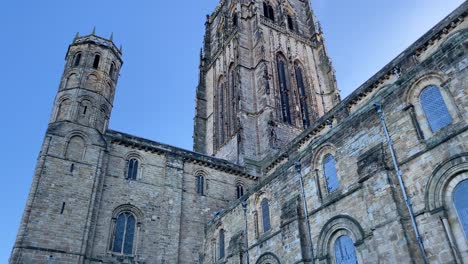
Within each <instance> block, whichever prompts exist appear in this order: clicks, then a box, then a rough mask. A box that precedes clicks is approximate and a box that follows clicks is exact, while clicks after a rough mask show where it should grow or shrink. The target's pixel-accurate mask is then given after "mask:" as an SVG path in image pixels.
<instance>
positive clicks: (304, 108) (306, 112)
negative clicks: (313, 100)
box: [296, 66, 310, 128]
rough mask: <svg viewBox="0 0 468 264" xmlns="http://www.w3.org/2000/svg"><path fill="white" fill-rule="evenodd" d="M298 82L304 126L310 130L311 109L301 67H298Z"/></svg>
mask: <svg viewBox="0 0 468 264" xmlns="http://www.w3.org/2000/svg"><path fill="white" fill-rule="evenodd" d="M296 81H297V86H298V88H299V89H298V90H299V95H300V97H299V103H300V105H301V116H302V124H303V126H304V128H308V127H309V126H310V118H309V108H308V106H307V95H306V89H305V85H304V76H303V74H302V69H301V68H300V67H299V66H296Z"/></svg>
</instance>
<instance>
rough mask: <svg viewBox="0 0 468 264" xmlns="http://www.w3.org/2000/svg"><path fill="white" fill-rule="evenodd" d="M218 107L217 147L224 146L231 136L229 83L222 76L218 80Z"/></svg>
mask: <svg viewBox="0 0 468 264" xmlns="http://www.w3.org/2000/svg"><path fill="white" fill-rule="evenodd" d="M217 101H218V106H217V116H218V118H217V120H218V124H217V127H218V131H219V133H218V143H219V144H218V146H220V147H221V146H222V145H224V143H226V141H227V140H228V139H229V138H230V136H231V107H230V103H231V102H232V100H231V98H230V90H229V82H228V81H227V80H226V79H225V78H224V76H222V77H220V78H219V81H218V99H217Z"/></svg>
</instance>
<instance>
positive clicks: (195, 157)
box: [106, 130, 257, 180]
mask: <svg viewBox="0 0 468 264" xmlns="http://www.w3.org/2000/svg"><path fill="white" fill-rule="evenodd" d="M106 138H108V139H109V141H110V142H112V143H113V144H120V145H125V146H131V147H134V148H138V149H141V150H144V151H148V152H153V153H159V154H168V155H175V156H179V157H181V158H182V159H184V160H185V161H188V162H192V163H194V164H199V165H202V166H206V167H208V168H213V169H216V170H219V171H223V172H226V173H230V174H234V175H237V176H242V177H245V178H248V179H251V180H255V179H257V177H256V176H253V175H250V174H248V173H247V172H246V170H245V168H244V167H241V166H239V165H236V164H234V163H231V162H229V161H226V160H222V159H217V158H214V157H210V156H206V155H203V154H200V153H196V152H193V151H188V150H185V149H181V148H177V147H173V146H170V145H166V144H162V143H159V142H156V141H152V140H148V139H144V138H140V137H136V136H133V135H129V134H125V133H122V132H118V131H114V130H107V132H106Z"/></svg>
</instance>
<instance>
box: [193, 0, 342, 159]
mask: <svg viewBox="0 0 468 264" xmlns="http://www.w3.org/2000/svg"><path fill="white" fill-rule="evenodd" d="M205 25H206V33H205V39H204V48H203V51H202V53H201V58H200V82H199V85H198V87H197V106H196V116H195V130H194V150H195V151H197V152H201V153H204V154H207V155H213V156H216V157H219V158H223V159H227V160H229V161H232V162H235V163H238V164H241V165H248V164H251V163H255V162H258V161H261V160H263V159H265V158H267V157H268V156H271V155H273V154H274V153H275V152H276V151H277V150H278V149H279V148H281V147H282V146H284V145H285V144H287V143H289V142H290V141H291V140H292V139H294V138H295V137H296V136H298V135H299V134H300V133H301V132H302V131H303V130H304V129H306V128H308V127H310V126H311V125H312V124H313V123H314V122H315V120H317V118H319V117H320V116H322V115H323V114H324V113H326V112H327V111H329V110H330V109H331V108H333V106H335V105H336V104H337V103H338V102H339V101H340V96H339V90H338V89H337V85H336V79H335V75H334V70H333V67H332V65H331V61H330V60H329V57H328V55H327V53H326V50H325V45H324V41H323V37H322V32H321V30H320V27H319V26H318V23H317V22H316V19H315V17H314V14H313V12H312V9H311V7H310V4H309V1H305V0H222V1H221V2H220V3H219V5H218V6H217V8H216V10H215V11H214V12H213V14H211V15H209V16H207V20H206V24H205Z"/></svg>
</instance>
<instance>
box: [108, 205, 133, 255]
mask: <svg viewBox="0 0 468 264" xmlns="http://www.w3.org/2000/svg"><path fill="white" fill-rule="evenodd" d="M135 230H136V219H135V216H134V215H133V214H132V213H130V212H122V213H120V214H119V215H118V216H117V220H116V223H115V229H114V237H113V239H112V245H111V249H112V252H114V253H118V254H122V255H132V254H133V242H134V238H135Z"/></svg>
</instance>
